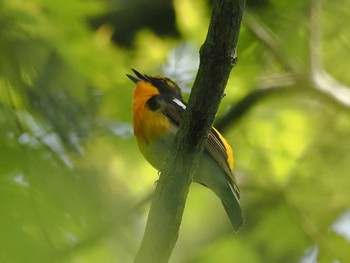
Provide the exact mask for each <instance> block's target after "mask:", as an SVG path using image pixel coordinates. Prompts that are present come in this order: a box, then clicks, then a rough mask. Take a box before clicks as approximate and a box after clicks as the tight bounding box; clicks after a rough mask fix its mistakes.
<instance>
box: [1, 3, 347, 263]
mask: <svg viewBox="0 0 350 263" xmlns="http://www.w3.org/2000/svg"><path fill="white" fill-rule="evenodd" d="M160 2H161V1H156V0H154V1H147V2H146V1H142V0H139V1H136V0H135V1H128V2H127V1H117V0H113V1H102V0H85V1H82V0H69V1H68V0H63V1H53V0H45V1H44V0H2V1H0V197H1V198H0V200H1V202H0V233H1V235H0V244H1V249H0V262H21V263H22V262H36V263H37V262H72V263H78V262H84V263H85V262H103V263H105V262H131V261H132V259H133V257H134V255H135V253H136V251H137V248H138V245H139V242H140V240H141V238H142V234H143V229H144V226H145V221H146V217H147V211H148V207H149V200H150V194H151V192H152V191H153V189H154V182H155V181H156V180H157V172H156V171H155V170H154V169H153V168H151V167H150V166H149V165H148V164H147V163H146V162H145V160H144V159H143V158H142V156H141V154H140V153H139V152H138V149H137V144H136V142H135V139H134V138H133V136H132V128H131V124H130V120H131V97H132V91H133V89H132V87H133V84H132V83H130V81H129V80H128V79H127V78H126V77H125V73H130V68H136V69H138V70H139V71H140V72H144V73H146V74H150V75H151V74H162V72H161V71H162V70H161V69H163V71H164V73H165V74H166V75H168V76H171V77H172V78H174V80H176V81H177V82H179V83H181V86H183V87H184V88H188V87H190V86H191V82H192V81H193V78H194V74H195V70H196V67H197V65H198V58H197V50H198V49H199V47H200V45H201V43H202V42H203V40H204V38H205V34H206V31H207V25H208V23H209V19H210V3H209V2H207V1H204V0H197V1H189V0H174V1H173V2H170V1H167V3H166V4H165V3H164V4H159V3H160ZM164 2H165V1H164ZM138 7H140V9H138ZM141 7H142V8H141ZM165 9H166V11H165ZM135 10H137V12H136V11H135ZM148 10H151V11H148ZM171 10H172V11H171ZM150 12H151V13H150ZM111 14H113V15H112V17H111ZM150 14H159V15H150ZM161 14H169V16H164V15H161ZM172 14H174V15H175V16H173V15H172ZM126 15H127V16H128V19H126ZM349 15H350V6H349V5H348V4H347V0H337V1H327V0H323V1H318V0H310V1H288V0H270V1H249V0H248V8H247V10H246V13H245V18H244V23H243V26H242V31H241V35H240V42H239V48H238V56H239V62H238V64H237V66H236V67H235V68H234V70H233V71H232V76H231V78H230V81H229V83H228V86H227V96H226V97H225V98H224V99H223V102H222V105H221V108H220V111H219V113H218V119H219V120H220V118H221V119H223V118H222V117H224V116H226V117H227V116H231V115H230V114H232V112H233V113H235V111H237V107H235V106H237V105H238V104H239V103H240V104H239V105H240V108H239V110H240V112H239V118H238V117H235V118H226V119H225V122H222V123H220V126H221V128H222V129H223V130H224V131H225V136H226V137H227V139H228V141H229V142H230V144H231V145H232V146H233V149H234V151H235V157H236V174H237V176H238V178H239V182H240V185H241V189H242V205H243V208H244V210H245V214H246V225H245V227H244V229H243V230H242V231H241V232H240V233H238V234H235V233H233V231H232V229H231V226H230V224H229V222H228V220H227V218H226V216H225V213H224V211H223V209H222V207H221V205H220V202H219V200H217V199H216V197H215V196H214V195H213V194H212V193H211V192H209V191H208V190H207V189H205V188H204V187H202V186H199V185H193V186H192V187H191V192H190V195H189V198H188V202H187V207H186V211H185V215H184V218H183V223H182V228H181V232H180V237H179V240H178V243H177V247H176V248H175V251H174V254H173V256H172V259H171V262H247V263H255V262H269V263H271V262H302V263H308V262H342V263H346V262H350V253H349V251H350V244H349V242H350V237H349V236H350V234H349V232H350V227H349V224H350V223H349V221H350V218H349V213H348V212H347V211H349V209H350V195H349V190H348V188H349V186H350V162H349V160H350V136H349V135H350V132H349V131H350V110H349V108H350V89H349V85H350V77H349V74H348V72H347V71H348V68H349V67H350V65H349V63H350V62H349V60H348V59H347V56H348V55H349V52H348V51H349V50H350V48H349V47H350V35H349V34H350V33H349V30H348V28H349V27H350V20H349V19H348V17H349ZM140 17H141V18H140ZM174 17H175V19H174ZM139 18H140V21H144V22H143V23H142V24H141V25H140V24H138V25H137V26H136V25H135V24H137V23H132V24H131V25H132V28H131V30H130V31H128V30H127V28H128V24H127V23H129V22H128V21H138V19H139ZM111 19H112V20H113V21H114V22H113V23H112V22H111V21H112V20H111ZM156 25H168V26H167V27H169V30H168V31H167V30H165V29H164V28H162V29H161V31H159V28H157V27H156ZM159 34H160V35H159ZM112 40H114V41H115V42H114V41H112ZM123 41H124V42H123ZM125 43H129V44H130V43H132V44H131V45H129V46H128V47H125ZM272 91H273V92H272ZM252 97H253V98H254V99H249V98H252ZM232 116H238V115H237V114H236V115H235V114H233V115H232ZM312 260H314V261H312Z"/></svg>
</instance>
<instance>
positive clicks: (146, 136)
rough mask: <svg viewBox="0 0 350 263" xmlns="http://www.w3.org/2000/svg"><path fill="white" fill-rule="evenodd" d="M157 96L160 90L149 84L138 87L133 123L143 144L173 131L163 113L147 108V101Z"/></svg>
mask: <svg viewBox="0 0 350 263" xmlns="http://www.w3.org/2000/svg"><path fill="white" fill-rule="evenodd" d="M157 94H159V91H158V89H157V88H155V87H153V86H152V85H151V84H149V83H147V82H139V83H138V84H137V85H136V89H135V92H134V102H133V118H132V121H133V127H134V134H135V136H136V137H137V140H138V141H139V142H141V143H149V142H150V141H153V140H155V139H157V138H159V137H160V136H163V135H164V134H166V133H168V132H169V131H170V130H171V124H170V123H169V122H168V120H167V118H166V117H165V116H164V115H163V114H162V113H161V112H156V111H152V110H150V109H149V108H148V107H147V101H148V100H149V99H150V98H152V97H153V96H156V95H157Z"/></svg>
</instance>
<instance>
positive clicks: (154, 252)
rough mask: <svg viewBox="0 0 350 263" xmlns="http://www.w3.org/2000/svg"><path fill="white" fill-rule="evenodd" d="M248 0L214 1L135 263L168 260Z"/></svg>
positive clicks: (225, 77) (231, 58)
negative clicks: (204, 38) (193, 79)
mask: <svg viewBox="0 0 350 263" xmlns="http://www.w3.org/2000/svg"><path fill="white" fill-rule="evenodd" d="M244 4H245V1H244V0H216V1H214V5H213V11H212V17H211V21H210V25H209V30H208V34H207V38H206V40H205V42H204V44H203V46H202V48H201V50H200V65H199V70H198V74H197V77H196V80H195V83H194V86H193V89H192V93H191V95H190V98H189V103H188V107H187V110H186V112H185V116H184V120H183V122H182V124H181V126H180V129H179V132H178V134H177V137H176V140H175V143H174V147H173V149H172V150H171V151H170V154H169V157H168V161H167V164H166V166H165V168H164V170H163V171H162V173H161V176H160V178H159V181H158V184H157V187H156V189H155V193H154V197H153V201H152V204H151V208H150V212H149V216H148V222H147V226H146V230H145V235H144V238H143V240H142V243H141V247H140V249H139V251H138V254H137V255H136V258H135V262H136V263H140V262H157V263H162V262H168V260H169V258H170V255H171V253H172V250H173V248H174V246H175V243H176V241H177V237H178V232H179V228H180V224H181V219H182V214H183V210H184V207H185V202H186V198H187V193H188V191H189V186H190V183H191V182H192V177H193V172H194V170H195V167H196V164H197V163H198V160H199V157H200V155H201V153H202V151H203V148H204V142H205V140H206V138H207V136H208V133H209V131H210V128H211V126H212V123H213V120H214V117H215V114H216V112H217V109H218V107H219V103H220V101H221V98H222V95H223V92H224V88H225V86H226V83H227V80H228V77H229V73H230V71H231V69H232V67H233V66H234V62H235V59H236V58H235V57H233V54H235V49H236V45H237V41H238V34H239V30H240V25H241V20H242V14H243V8H244Z"/></svg>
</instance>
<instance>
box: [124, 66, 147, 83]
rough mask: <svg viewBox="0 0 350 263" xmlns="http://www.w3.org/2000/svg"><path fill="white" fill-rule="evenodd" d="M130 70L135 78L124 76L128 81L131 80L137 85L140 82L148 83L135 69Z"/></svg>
mask: <svg viewBox="0 0 350 263" xmlns="http://www.w3.org/2000/svg"><path fill="white" fill-rule="evenodd" d="M131 70H132V71H133V72H134V73H135V75H136V77H134V76H131V75H129V74H126V76H127V77H128V78H129V79H131V80H132V81H133V82H134V83H138V82H140V81H149V78H148V77H147V76H145V75H142V74H141V73H140V72H138V71H137V70H135V69H131Z"/></svg>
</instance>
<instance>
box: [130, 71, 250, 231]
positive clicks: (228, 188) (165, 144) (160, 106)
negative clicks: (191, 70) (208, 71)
mask: <svg viewBox="0 0 350 263" xmlns="http://www.w3.org/2000/svg"><path fill="white" fill-rule="evenodd" d="M133 72H134V73H135V75H136V77H135V76H132V75H128V74H127V76H128V77H129V78H130V79H131V80H132V81H133V82H134V83H135V84H136V89H135V91H134V98H133V117H132V122H133V128H134V134H135V136H136V138H137V142H138V145H139V148H140V151H141V152H142V154H143V155H144V157H145V158H146V160H147V161H148V162H149V163H150V164H151V165H152V166H153V167H155V168H156V169H158V170H162V167H163V166H164V163H165V160H166V158H167V154H168V152H169V150H170V147H171V146H172V144H173V142H174V139H175V135H176V133H177V131H178V128H179V125H180V123H181V121H182V118H183V113H184V111H185V110H186V103H185V102H184V100H183V98H182V95H181V90H180V88H179V87H178V85H177V84H176V83H174V82H173V81H171V80H170V79H169V78H166V77H151V76H147V75H143V74H141V73H139V72H138V71H136V70H134V69H133ZM233 165H234V159H233V153H232V149H231V147H230V145H229V144H228V143H227V142H226V140H225V138H224V137H223V136H222V135H221V134H220V133H219V132H218V131H217V130H216V129H215V128H214V127H213V128H212V129H211V131H210V133H209V135H208V139H207V141H206V142H205V150H204V152H203V154H202V156H201V157H200V160H199V165H198V168H197V171H196V173H195V174H194V177H193V180H194V181H195V182H197V183H200V184H202V185H204V186H206V187H208V188H209V189H211V190H212V191H213V192H214V193H215V194H216V195H217V196H218V197H219V198H220V199H221V202H222V204H223V206H224V208H225V211H226V213H227V215H228V217H229V219H230V222H231V224H232V226H233V228H234V229H235V230H236V231H238V230H239V229H240V228H241V227H242V225H243V221H244V219H243V212H242V209H241V206H240V203H239V198H240V196H239V188H238V186H237V182H236V178H235V176H234V174H233Z"/></svg>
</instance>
